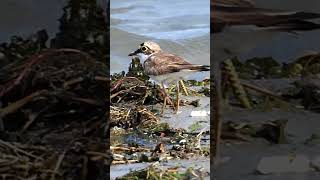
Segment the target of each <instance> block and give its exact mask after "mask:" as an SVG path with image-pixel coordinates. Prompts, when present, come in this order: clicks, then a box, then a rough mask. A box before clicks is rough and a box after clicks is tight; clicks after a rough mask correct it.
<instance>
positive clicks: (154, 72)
mask: <svg viewBox="0 0 320 180" xmlns="http://www.w3.org/2000/svg"><path fill="white" fill-rule="evenodd" d="M129 56H138V58H139V59H140V61H141V62H142V65H143V69H144V72H145V73H146V74H147V75H148V76H149V77H150V78H151V79H152V80H154V81H155V82H157V83H158V84H160V86H161V87H162V92H163V94H164V96H165V98H164V102H163V106H162V113H163V108H164V106H165V105H166V101H168V102H170V103H171V104H173V103H172V102H171V100H170V98H169V95H168V93H167V92H166V89H165V88H166V87H168V86H169V85H170V84H173V83H175V84H176V107H174V109H175V113H177V112H178V110H179V81H180V80H184V79H186V78H187V77H188V76H189V75H191V74H193V73H195V72H201V71H210V66H209V65H197V64H191V63H190V62H188V61H187V60H186V59H184V58H182V57H180V56H178V55H175V54H172V53H169V52H165V51H163V50H162V49H161V47H160V46H159V45H158V44H157V43H155V42H153V41H145V42H143V43H141V44H140V45H139V47H138V49H137V50H135V51H133V52H131V53H130V54H129Z"/></svg>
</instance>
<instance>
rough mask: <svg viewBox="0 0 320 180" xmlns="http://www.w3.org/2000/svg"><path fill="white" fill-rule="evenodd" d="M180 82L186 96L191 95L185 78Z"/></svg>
mask: <svg viewBox="0 0 320 180" xmlns="http://www.w3.org/2000/svg"><path fill="white" fill-rule="evenodd" d="M179 82H180V85H181V87H182V90H183V92H184V94H185V95H186V96H189V93H188V90H187V88H186V86H185V85H184V82H183V80H180V81H179Z"/></svg>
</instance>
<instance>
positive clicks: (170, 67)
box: [143, 51, 210, 76]
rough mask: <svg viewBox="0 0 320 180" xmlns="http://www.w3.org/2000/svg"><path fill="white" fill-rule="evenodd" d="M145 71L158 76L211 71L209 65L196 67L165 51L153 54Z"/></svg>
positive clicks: (145, 64)
mask: <svg viewBox="0 0 320 180" xmlns="http://www.w3.org/2000/svg"><path fill="white" fill-rule="evenodd" d="M143 66H144V71H145V72H146V74H148V75H153V76H158V75H163V74H168V73H174V72H179V71H182V70H190V71H209V70H210V69H209V68H210V67H209V66H207V65H194V64H191V63H189V62H187V61H185V60H184V59H183V58H181V57H179V56H176V55H174V54H169V53H165V52H163V51H160V52H157V53H154V54H152V55H151V56H150V57H149V58H148V59H147V60H146V61H145V62H144V64H143Z"/></svg>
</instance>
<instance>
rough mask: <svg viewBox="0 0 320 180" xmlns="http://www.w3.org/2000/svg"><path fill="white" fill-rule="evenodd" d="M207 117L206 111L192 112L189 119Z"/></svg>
mask: <svg viewBox="0 0 320 180" xmlns="http://www.w3.org/2000/svg"><path fill="white" fill-rule="evenodd" d="M207 115H208V113H207V111H192V112H191V114H190V116H191V117H204V116H207Z"/></svg>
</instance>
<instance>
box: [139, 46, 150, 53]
mask: <svg viewBox="0 0 320 180" xmlns="http://www.w3.org/2000/svg"><path fill="white" fill-rule="evenodd" d="M140 49H141V51H142V52H145V51H147V49H148V48H147V47H145V46H142V47H141V48H140Z"/></svg>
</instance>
